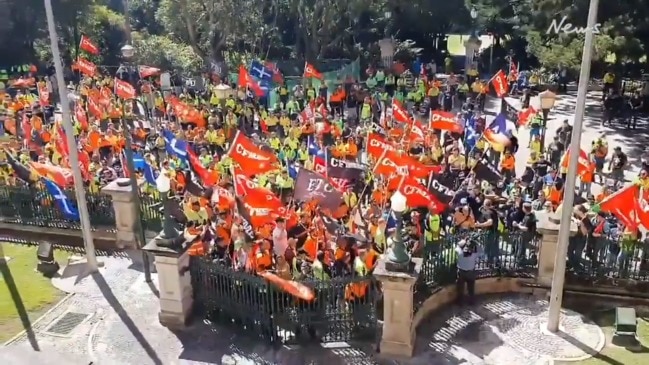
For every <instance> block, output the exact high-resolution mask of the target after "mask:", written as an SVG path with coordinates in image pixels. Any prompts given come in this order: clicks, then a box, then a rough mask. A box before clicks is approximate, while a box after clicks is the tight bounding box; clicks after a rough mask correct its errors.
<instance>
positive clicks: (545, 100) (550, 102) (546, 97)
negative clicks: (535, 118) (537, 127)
mask: <svg viewBox="0 0 649 365" xmlns="http://www.w3.org/2000/svg"><path fill="white" fill-rule="evenodd" d="M556 101H557V94H555V93H553V92H552V91H550V90H545V91H544V92H542V93H540V94H539V104H540V105H541V112H542V113H543V125H542V126H541V149H542V150H545V134H546V132H547V129H548V115H549V114H550V110H552V108H554V103H556Z"/></svg>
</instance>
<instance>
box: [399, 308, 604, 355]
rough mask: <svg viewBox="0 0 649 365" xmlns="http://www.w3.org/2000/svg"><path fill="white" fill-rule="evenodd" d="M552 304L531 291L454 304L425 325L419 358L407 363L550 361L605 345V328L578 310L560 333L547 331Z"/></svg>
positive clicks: (568, 313)
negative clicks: (602, 328)
mask: <svg viewBox="0 0 649 365" xmlns="http://www.w3.org/2000/svg"><path fill="white" fill-rule="evenodd" d="M547 309H548V303H547V302H546V301H540V300H537V299H535V298H533V297H531V296H527V295H525V296H523V295H499V296H493V297H487V298H483V299H482V300H480V301H479V302H478V303H476V304H475V305H472V306H467V307H456V306H452V307H449V308H446V309H445V310H442V311H441V312H438V313H436V314H435V315H434V316H432V317H430V318H428V320H427V321H425V322H424V323H422V324H421V326H420V328H419V331H418V337H417V347H416V350H415V351H416V352H417V357H416V359H414V360H413V361H411V362H407V363H404V364H413V365H414V364H424V363H423V362H420V361H421V360H423V359H425V360H426V361H428V364H436V365H437V364H439V365H445V364H448V365H451V364H467V365H469V364H470V365H513V364H516V365H546V364H551V360H562V361H574V360H579V359H585V358H588V357H590V355H589V353H592V352H593V351H594V352H598V351H600V350H601V349H602V347H603V346H604V344H605V337H604V334H603V332H602V331H601V329H600V328H599V327H598V326H597V325H595V324H593V323H590V322H588V321H586V320H585V319H584V318H583V317H582V316H581V315H579V314H578V313H575V312H573V311H569V310H566V311H564V312H563V314H562V318H561V333H560V335H554V334H550V333H548V332H547V331H545V325H546V323H547V318H548V312H547Z"/></svg>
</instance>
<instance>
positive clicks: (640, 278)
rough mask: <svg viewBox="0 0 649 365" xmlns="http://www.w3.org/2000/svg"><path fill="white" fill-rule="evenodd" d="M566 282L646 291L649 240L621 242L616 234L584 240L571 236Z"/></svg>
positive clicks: (647, 285) (648, 286) (647, 288)
mask: <svg viewBox="0 0 649 365" xmlns="http://www.w3.org/2000/svg"><path fill="white" fill-rule="evenodd" d="M566 261H567V262H566V267H567V270H568V272H567V274H566V283H567V284H568V285H580V286H593V287H597V288H599V289H602V288H607V287H609V288H610V287H614V288H616V289H626V290H628V291H632V292H633V291H639V292H644V293H646V292H647V290H649V240H647V239H645V240H633V241H626V242H625V241H624V238H623V237H620V236H613V237H611V236H609V237H599V238H594V239H591V240H587V239H586V238H585V237H579V236H577V237H572V238H571V239H570V241H569V243H568V255H567V257H566Z"/></svg>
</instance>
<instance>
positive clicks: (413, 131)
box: [408, 119, 426, 143]
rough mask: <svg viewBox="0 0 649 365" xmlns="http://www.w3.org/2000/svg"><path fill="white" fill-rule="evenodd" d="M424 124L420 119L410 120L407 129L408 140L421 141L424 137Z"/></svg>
mask: <svg viewBox="0 0 649 365" xmlns="http://www.w3.org/2000/svg"><path fill="white" fill-rule="evenodd" d="M424 128H425V127H424V125H423V124H421V122H420V121H417V120H414V119H413V120H412V123H411V124H410V130H409V131H408V139H409V140H410V142H412V143H415V142H423V141H424V139H425V138H426V132H424Z"/></svg>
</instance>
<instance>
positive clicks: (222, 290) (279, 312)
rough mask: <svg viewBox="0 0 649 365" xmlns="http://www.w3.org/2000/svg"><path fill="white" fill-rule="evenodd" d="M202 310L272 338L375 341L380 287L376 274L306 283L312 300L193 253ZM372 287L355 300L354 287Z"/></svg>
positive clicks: (196, 295) (195, 288)
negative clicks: (360, 284)
mask: <svg viewBox="0 0 649 365" xmlns="http://www.w3.org/2000/svg"><path fill="white" fill-rule="evenodd" d="M191 275H192V286H193V291H194V303H195V306H196V308H195V309H196V310H197V311H200V312H201V313H203V314H204V315H205V318H206V319H208V320H210V321H212V322H219V323H225V324H232V325H234V327H235V328H237V329H239V330H242V331H244V332H245V333H247V334H248V335H251V336H256V337H259V338H261V339H264V340H266V341H269V342H278V343H294V342H299V341H302V340H309V339H311V340H312V339H317V340H319V341H321V342H346V341H352V340H360V339H371V340H374V339H375V337H376V333H377V299H378V298H379V290H378V288H377V284H376V281H375V280H374V278H373V277H371V276H369V277H343V278H334V279H332V280H329V281H303V282H302V284H304V285H306V286H309V287H310V288H312V289H313V291H314V292H315V294H316V298H315V300H313V301H311V302H306V301H303V300H300V299H296V298H294V297H291V296H289V295H287V294H285V293H284V292H282V291H280V290H279V289H277V288H276V287H275V286H274V285H272V284H270V283H269V282H267V281H266V280H264V279H263V278H261V277H259V276H257V275H253V274H249V273H245V272H238V271H234V270H233V269H232V268H230V267H227V266H224V265H222V264H220V263H217V262H212V261H210V260H209V259H208V258H205V257H192V262H191ZM359 283H362V284H363V285H366V288H367V290H366V294H365V295H364V296H363V297H362V298H361V299H359V298H357V297H355V299H353V300H352V299H351V298H350V297H348V296H346V290H347V289H348V288H350V285H354V284H359Z"/></svg>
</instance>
